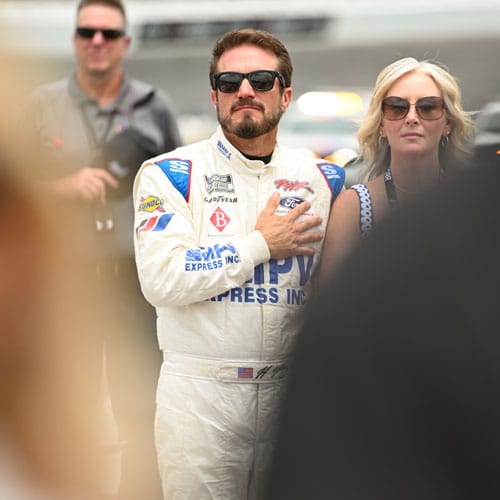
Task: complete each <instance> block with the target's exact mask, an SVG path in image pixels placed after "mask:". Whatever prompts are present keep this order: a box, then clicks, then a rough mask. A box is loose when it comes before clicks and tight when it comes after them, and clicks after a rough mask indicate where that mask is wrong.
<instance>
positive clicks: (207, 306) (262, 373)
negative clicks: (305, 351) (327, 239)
mask: <svg viewBox="0 0 500 500" xmlns="http://www.w3.org/2000/svg"><path fill="white" fill-rule="evenodd" d="M291 73H292V65H291V61H290V57H289V55H288V52H287V50H286V49H285V47H284V46H283V44H282V43H281V42H280V41H279V40H277V39H276V38H275V37H274V36H272V35H270V34H269V33H266V32H263V31H259V30H253V29H243V30H236V31H233V32H229V33H227V34H226V35H224V36H223V37H221V39H219V40H218V42H217V44H216V46H215V48H214V50H213V58H212V62H211V68H210V80H211V84H212V90H211V99H212V102H213V104H214V106H215V107H216V110H217V115H218V119H219V123H220V126H219V127H218V129H217V131H216V132H215V133H214V134H213V136H212V137H211V138H209V139H207V140H205V141H201V142H198V143H196V144H192V145H189V146H185V147H180V148H177V149H176V150H174V151H172V152H169V153H167V154H164V155H160V156H157V157H155V158H152V159H150V160H148V161H146V162H145V163H144V164H143V165H142V166H141V169H140V170H139V172H138V174H137V177H136V180H135V184H134V204H135V251H136V261H137V266H138V271H139V277H140V281H141V286H142V290H143V293H144V295H145V296H146V298H147V299H148V300H149V301H150V302H151V304H153V305H154V306H155V308H156V311H157V316H158V319H157V328H158V340H159V345H160V348H161V350H162V351H163V354H164V361H163V365H162V369H161V374H160V379H159V383H158V388H157V400H156V404H157V407H156V408H157V409H156V424H155V426H156V428H155V432H156V445H157V453H158V462H159V468H160V474H161V477H162V485H163V491H164V497H165V499H169V500H173V499H190V500H191V499H192V500H203V499H219V500H246V499H258V498H260V497H261V496H262V494H263V493H262V492H263V488H264V485H265V481H266V475H267V472H268V467H269V463H270V459H271V457H272V453H273V446H274V440H275V431H276V426H277V423H278V418H279V415H278V410H279V407H280V402H281V400H282V397H283V391H284V388H285V384H284V381H285V378H286V375H287V370H288V368H289V362H290V360H289V355H290V352H291V349H292V346H293V343H294V340H295V336H296V334H297V333H298V331H299V328H300V318H301V316H302V314H301V313H302V311H303V309H304V306H305V304H306V302H307V301H308V300H309V299H310V297H311V294H312V288H313V280H312V279H311V278H312V276H313V274H314V271H315V269H316V266H317V264H318V259H319V253H320V250H321V246H322V240H323V236H324V231H325V227H326V222H327V219H328V216H329V212H330V207H331V204H332V202H333V200H334V198H335V196H336V195H337V194H338V193H339V192H340V190H341V189H342V187H343V183H344V172H343V170H342V169H341V168H340V167H338V166H336V165H334V164H332V163H328V162H326V161H325V160H320V159H317V158H314V157H313V155H308V154H307V153H304V152H302V151H298V150H292V149H289V148H285V147H283V146H280V145H278V144H277V143H276V135H277V125H278V122H279V119H280V117H281V115H282V113H283V112H284V111H285V109H286V107H287V106H288V103H289V102H290V99H291V94H292V89H291V87H290V81H291Z"/></svg>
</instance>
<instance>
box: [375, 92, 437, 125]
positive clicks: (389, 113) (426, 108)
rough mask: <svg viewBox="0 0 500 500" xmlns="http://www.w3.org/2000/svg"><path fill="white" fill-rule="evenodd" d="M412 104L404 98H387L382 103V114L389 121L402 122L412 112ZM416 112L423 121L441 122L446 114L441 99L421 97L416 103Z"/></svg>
mask: <svg viewBox="0 0 500 500" xmlns="http://www.w3.org/2000/svg"><path fill="white" fill-rule="evenodd" d="M411 104H412V103H410V101H408V99H403V98H402V97H386V98H385V99H384V100H383V101H382V114H383V115H384V118H385V119H387V120H401V119H403V118H404V117H405V116H406V115H407V114H408V112H409V111H410V106H411ZM415 110H416V111H417V115H418V116H419V117H420V118H422V120H439V118H441V117H442V116H443V113H444V101H443V99H442V98H441V97H434V96H433V97H421V98H420V99H417V101H416V102H415Z"/></svg>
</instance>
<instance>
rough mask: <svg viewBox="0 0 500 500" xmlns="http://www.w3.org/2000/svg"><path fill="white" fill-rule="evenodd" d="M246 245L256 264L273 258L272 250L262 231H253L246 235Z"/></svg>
mask: <svg viewBox="0 0 500 500" xmlns="http://www.w3.org/2000/svg"><path fill="white" fill-rule="evenodd" d="M245 246H246V248H247V250H248V252H249V254H250V256H251V258H252V260H253V261H254V265H255V266H257V265H258V264H262V263H263V262H267V261H268V260H269V259H270V258H271V252H269V247H268V246H267V243H266V240H265V239H264V236H262V233H261V232H260V231H253V232H252V233H250V234H249V235H247V236H246V237H245Z"/></svg>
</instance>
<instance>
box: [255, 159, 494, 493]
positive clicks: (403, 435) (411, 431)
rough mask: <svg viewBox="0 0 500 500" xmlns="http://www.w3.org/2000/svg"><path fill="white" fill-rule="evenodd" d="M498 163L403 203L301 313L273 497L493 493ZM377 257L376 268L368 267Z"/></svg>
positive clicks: (272, 489)
mask: <svg viewBox="0 0 500 500" xmlns="http://www.w3.org/2000/svg"><path fill="white" fill-rule="evenodd" d="M499 188H500V169H498V168H489V167H488V168H485V167H481V168H477V169H474V170H473V171H472V172H468V173H467V174H466V175H465V176H464V177H463V178H461V179H457V180H454V181H452V182H451V183H450V185H449V186H446V187H443V188H442V189H440V190H439V191H437V192H436V193H434V194H432V195H428V197H426V198H424V199H422V200H421V202H419V203H417V204H413V205H411V206H408V207H407V210H405V209H402V210H401V212H399V213H398V214H396V215H395V216H394V217H393V218H391V220H388V221H385V223H384V224H381V225H380V228H379V230H378V231H377V232H376V233H374V234H373V235H372V237H370V238H368V239H367V240H366V242H365V243H366V244H365V245H363V246H362V247H360V248H358V249H357V250H356V251H355V252H354V253H353V255H352V256H351V257H350V258H349V259H348V260H347V262H346V266H345V267H344V268H343V269H342V270H341V271H340V272H339V274H338V275H337V277H336V278H335V280H334V281H335V283H333V281H330V282H329V283H328V286H327V287H326V288H325V289H324V290H323V291H322V294H320V298H319V299H318V301H317V302H316V303H315V304H314V305H313V306H312V307H311V308H310V309H309V311H308V314H307V318H308V320H306V322H305V327H304V328H303V330H302V332H301V336H300V337H299V341H298V344H297V345H296V351H295V362H294V365H293V369H292V375H291V380H290V384H289V386H288V391H289V392H288V398H287V401H286V404H285V407H284V421H283V422H282V427H281V432H280V436H279V441H278V447H277V452H276V455H275V457H274V466H273V469H272V473H271V478H270V489H269V492H268V495H267V496H266V497H265V498H267V499H269V500H271V499H272V500H281V499H283V500H284V499H286V500H294V499H297V500H298V499H301V500H302V499H304V498H311V499H315V500H322V499H341V500H347V499H349V500H403V499H404V500H422V499H426V500H448V499H450V500H451V499H453V500H461V499H464V500H465V499H470V500H472V499H479V498H480V499H482V500H485V499H498V498H500V455H499V450H500V426H499V422H500V399H499V397H498V394H499V389H500V336H499V334H498V315H497V311H498V296H499V294H498V283H500V260H499V257H498V256H499V253H500V225H499V224H498V223H497V221H496V216H497V214H499V213H500V197H499V196H498V190H499ZM375 263H376V265H375Z"/></svg>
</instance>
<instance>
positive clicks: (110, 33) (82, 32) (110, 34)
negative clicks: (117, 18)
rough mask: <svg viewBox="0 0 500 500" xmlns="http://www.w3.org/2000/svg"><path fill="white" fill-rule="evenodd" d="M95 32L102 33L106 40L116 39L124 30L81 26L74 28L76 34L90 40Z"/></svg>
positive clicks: (123, 33) (122, 34)
mask: <svg viewBox="0 0 500 500" xmlns="http://www.w3.org/2000/svg"><path fill="white" fill-rule="evenodd" d="M96 33H102V36H103V37H104V38H105V39H106V40H116V39H117V38H120V37H122V36H124V35H125V31H123V30H113V29H107V28H104V29H103V28H86V27H83V26H78V28H76V34H77V35H78V36H79V37H80V38H88V39H90V40H92V38H94V35H95V34H96Z"/></svg>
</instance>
